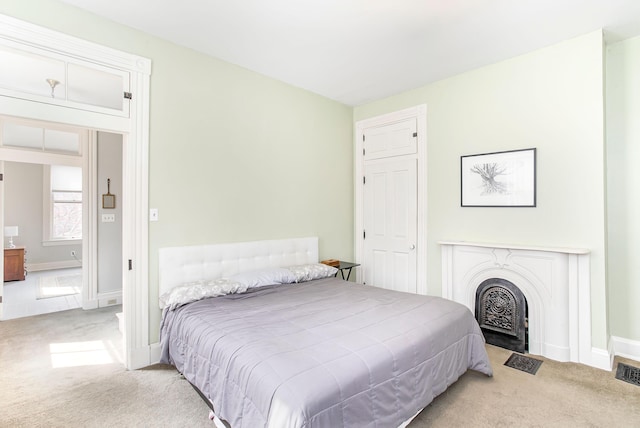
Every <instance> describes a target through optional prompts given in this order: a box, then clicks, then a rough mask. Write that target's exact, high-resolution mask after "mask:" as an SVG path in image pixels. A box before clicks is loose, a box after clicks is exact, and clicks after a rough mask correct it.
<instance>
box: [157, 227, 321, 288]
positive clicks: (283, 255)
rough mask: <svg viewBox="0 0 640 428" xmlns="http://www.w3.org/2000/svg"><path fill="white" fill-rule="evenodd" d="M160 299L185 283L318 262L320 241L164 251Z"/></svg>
mask: <svg viewBox="0 0 640 428" xmlns="http://www.w3.org/2000/svg"><path fill="white" fill-rule="evenodd" d="M158 256H159V266H160V267H159V275H158V278H159V295H160V296H161V295H162V294H163V293H165V292H167V291H169V290H171V289H172V288H173V287H176V286H178V285H181V284H184V283H186V282H192V281H198V280H208V279H216V278H225V277H228V276H231V275H235V274H237V273H240V272H248V271H252V270H256V269H263V268H266V267H280V266H294V265H301V264H305V263H317V262H318V238H317V237H309V238H292V239H278V240H270V241H251V242H237V243H231V244H213V245H194V246H187V247H167V248H161V249H160V250H159V252H158Z"/></svg>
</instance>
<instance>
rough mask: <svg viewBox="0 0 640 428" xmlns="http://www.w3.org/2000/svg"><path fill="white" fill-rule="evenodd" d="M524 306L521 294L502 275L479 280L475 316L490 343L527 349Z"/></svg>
mask: <svg viewBox="0 0 640 428" xmlns="http://www.w3.org/2000/svg"><path fill="white" fill-rule="evenodd" d="M528 316H529V314H528V306H527V300H526V298H525V297H524V294H523V293H522V291H520V289H519V288H518V287H516V286H515V285H514V284H513V283H512V282H510V281H507V280H506V279H502V278H490V279H487V280H486V281H483V282H482V283H481V284H480V285H479V286H478V289H477V290H476V319H477V320H478V324H480V329H481V330H482V333H483V334H484V337H485V340H486V341H487V343H489V344H491V345H496V346H500V347H501V348H506V349H510V350H512V351H515V352H520V353H522V354H524V353H525V352H526V351H527V350H528V349H529V335H528Z"/></svg>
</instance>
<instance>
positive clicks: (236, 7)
mask: <svg viewBox="0 0 640 428" xmlns="http://www.w3.org/2000/svg"><path fill="white" fill-rule="evenodd" d="M62 1H63V2H65V3H69V4H72V5H76V6H78V7H81V8H83V9H86V10H88V11H91V12H93V13H95V14H97V15H101V16H104V17H106V18H109V19H111V20H113V21H116V22H119V23H121V24H124V25H127V26H130V27H133V28H136V29H139V30H141V31H144V32H147V33H150V34H153V35H156V36H158V37H161V38H163V39H166V40H170V41H172V42H174V43H177V44H179V45H183V46H187V47H190V48H193V49H195V50H197V51H200V52H203V53H206V54H209V55H211V56H214V57H217V58H220V59H223V60H225V61H228V62H231V63H234V64H237V65H240V66H242V67H245V68H248V69H250V70H254V71H256V72H258V73H261V74H264V75H267V76H270V77H273V78H275V79H278V80H281V81H284V82H286V83H289V84H291V85H294V86H298V87H300V88H304V89H308V90H309V91H312V92H315V93H317V94H320V95H324V96H326V97H328V98H331V99H334V100H337V101H340V102H342V103H345V104H347V105H352V106H355V105H360V104H363V103H366V102H369V101H373V100H376V99H380V98H383V97H386V96H389V95H393V94H397V93H399V92H402V91H406V90H409V89H413V88H417V87H419V86H422V85H425V84H427V83H430V82H433V81H436V80H439V79H442V78H444V77H448V76H451V75H454V74H458V73H461V72H464V71H468V70H472V69H474V68H477V67H480V66H483V65H488V64H491V63H494V62H497V61H500V60H504V59H507V58H511V57H514V56H517V55H520V54H523V53H526V52H530V51H532V50H535V49H538V48H541V47H544V46H549V45H552V44H554V43H558V42H561V41H563V40H566V39H569V38H572V37H575V36H580V35H582V34H586V33H588V32H591V31H594V30H597V29H599V28H603V29H604V30H605V35H606V40H607V41H608V42H614V41H618V40H622V39H625V38H628V37H632V36H635V35H638V34H640V0H224V1H223V0H180V1H172V0H133V1H132V0H110V1H105V0H62Z"/></svg>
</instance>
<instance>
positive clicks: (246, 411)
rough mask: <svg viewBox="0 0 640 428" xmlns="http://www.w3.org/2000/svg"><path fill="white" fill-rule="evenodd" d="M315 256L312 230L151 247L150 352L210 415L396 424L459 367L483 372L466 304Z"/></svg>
mask: <svg viewBox="0 0 640 428" xmlns="http://www.w3.org/2000/svg"><path fill="white" fill-rule="evenodd" d="M317 262H318V239H317V238H315V237H312V238H296V239H286V240H272V241H257V242H244V243H234V244H222V245H204V246H189V247H173V248H163V249H161V250H160V253H159V265H160V272H159V286H160V295H161V296H162V299H161V300H162V302H161V306H162V307H164V309H163V316H162V325H161V332H160V335H161V348H162V356H161V362H163V363H167V364H172V365H174V366H175V367H176V368H177V370H178V371H179V372H181V373H182V374H183V375H184V377H185V378H186V379H187V380H188V381H189V382H190V383H191V384H192V385H193V386H194V387H195V388H196V390H198V391H199V393H200V394H201V396H202V397H203V398H205V399H206V400H207V402H208V404H209V406H210V407H211V408H212V410H213V411H214V412H215V420H216V421H217V423H218V424H220V421H225V422H224V423H225V424H226V425H227V426H231V427H232V428H248V427H250V428H256V427H274V428H275V427H277V428H285V427H291V428H298V427H332V428H334V427H399V426H405V425H406V424H407V423H408V422H409V421H410V420H411V419H412V418H413V417H415V415H417V414H418V413H419V412H420V411H421V410H422V409H423V408H424V407H426V406H427V405H428V404H429V403H430V402H431V401H432V400H433V399H434V398H435V397H436V396H437V395H438V394H440V393H442V392H443V391H445V389H446V388H447V387H448V386H449V385H451V384H452V383H453V382H455V381H456V380H457V379H458V378H459V377H460V376H461V375H462V374H463V373H464V372H466V371H467V370H468V369H472V370H477V371H479V372H482V373H484V374H486V375H487V376H491V375H492V369H491V365H490V363H489V360H488V358H487V354H486V351H485V347H484V338H483V336H482V333H481V331H480V329H479V327H478V324H477V322H476V321H475V318H474V317H473V315H472V314H471V312H470V311H469V310H468V309H467V308H466V307H465V306H463V305H460V304H458V303H455V302H452V301H449V300H446V299H442V298H439V297H431V296H419V295H413V294H408V293H401V292H395V291H389V290H384V289H381V288H376V287H372V286H364V285H359V284H355V283H353V282H347V281H344V280H342V279H339V278H337V277H335V276H334V275H335V272H336V270H335V268H330V267H328V266H325V265H320V264H318V263H317ZM331 269H333V270H331ZM204 285H206V286H204ZM194 290H199V291H198V292H194ZM211 290H213V291H211ZM175 296H179V297H178V298H176V299H173V298H174V297H175ZM203 296H204V297H205V298H202V297H203ZM172 299H173V300H172Z"/></svg>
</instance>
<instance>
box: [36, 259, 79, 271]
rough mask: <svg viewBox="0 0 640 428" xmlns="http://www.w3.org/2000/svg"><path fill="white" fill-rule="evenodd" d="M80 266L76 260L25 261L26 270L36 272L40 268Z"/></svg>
mask: <svg viewBox="0 0 640 428" xmlns="http://www.w3.org/2000/svg"><path fill="white" fill-rule="evenodd" d="M78 267H82V264H81V263H78V261H76V260H62V261H59V262H45V263H27V264H26V268H27V272H38V271H41V270H54V269H68V268H78Z"/></svg>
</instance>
